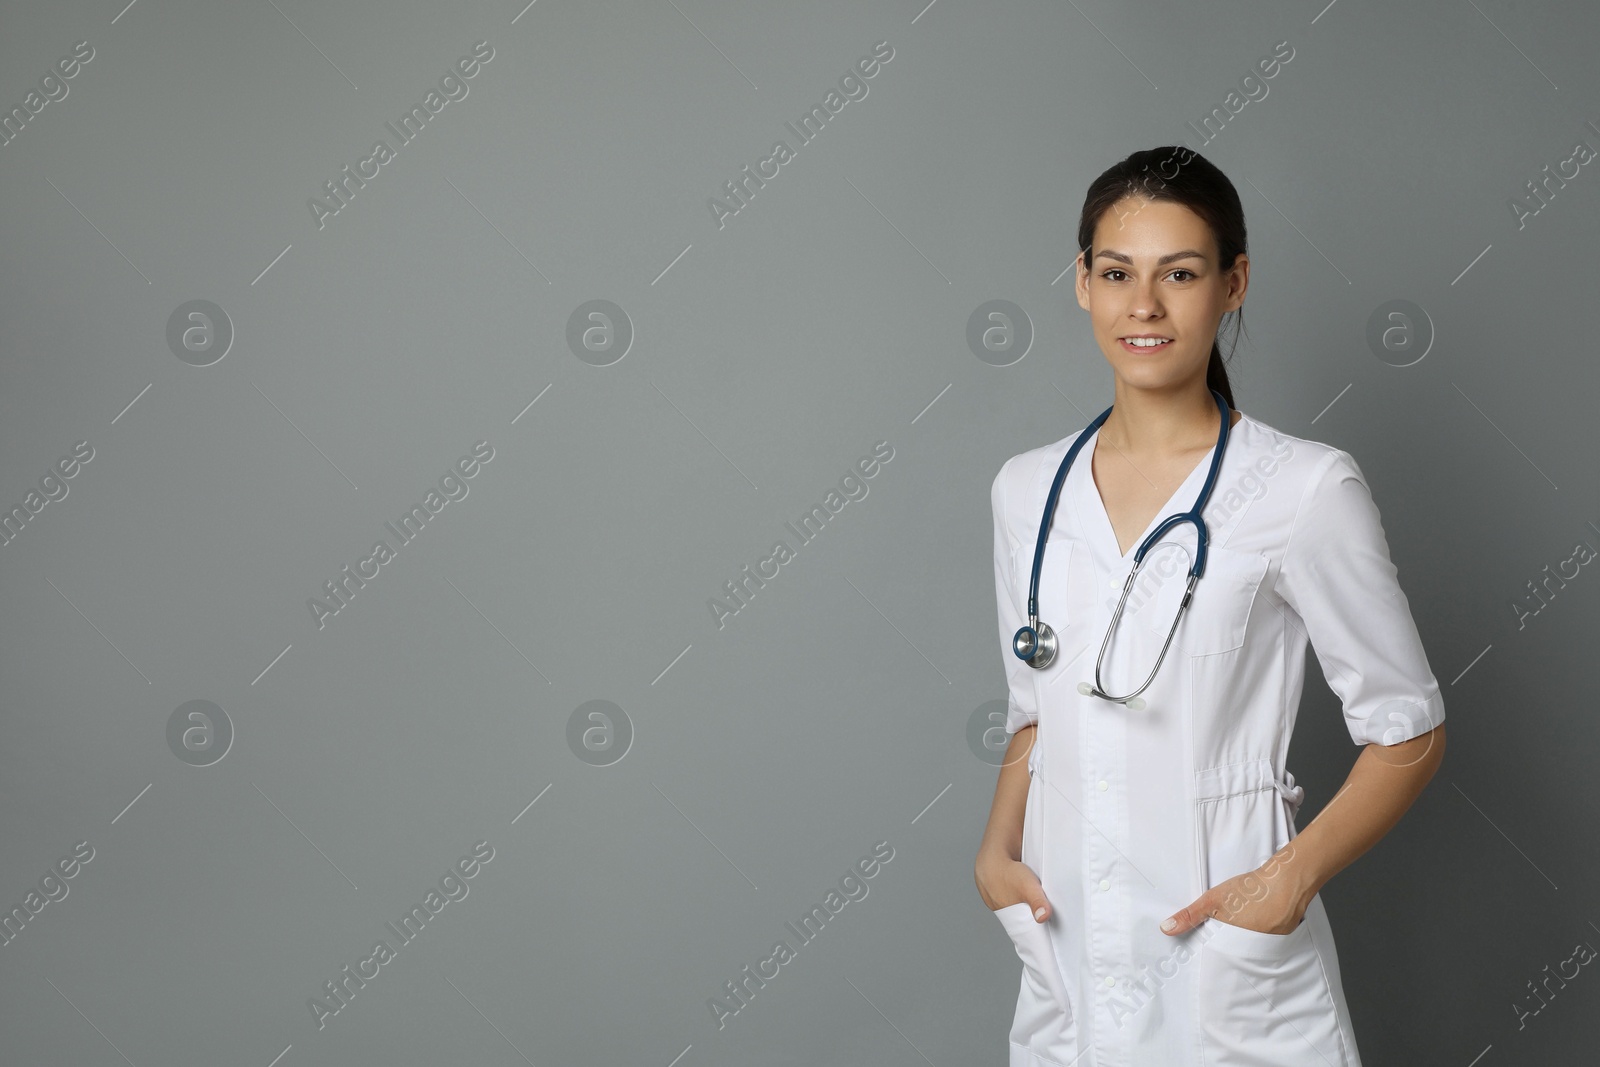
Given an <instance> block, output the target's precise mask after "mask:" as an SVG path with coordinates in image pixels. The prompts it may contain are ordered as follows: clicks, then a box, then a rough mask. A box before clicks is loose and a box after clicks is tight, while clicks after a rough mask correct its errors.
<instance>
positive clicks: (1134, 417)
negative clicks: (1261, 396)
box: [1100, 382, 1232, 456]
mask: <svg viewBox="0 0 1600 1067" xmlns="http://www.w3.org/2000/svg"><path fill="white" fill-rule="evenodd" d="M1231 414H1232V413H1231V412H1230V415H1231ZM1217 430H1218V424H1217V401H1216V398H1214V397H1213V396H1212V395H1211V391H1210V390H1209V389H1205V388H1204V387H1203V386H1202V388H1201V390H1200V391H1199V392H1196V391H1195V390H1193V389H1185V390H1182V391H1178V392H1162V393H1158V392H1155V391H1153V390H1149V389H1133V388H1129V387H1126V386H1124V385H1123V384H1122V383H1121V382H1118V383H1117V395H1116V399H1115V401H1114V402H1113V404H1112V408H1111V414H1110V415H1109V416H1107V417H1106V421H1105V423H1104V424H1102V425H1101V427H1100V437H1101V440H1103V441H1105V442H1106V443H1107V444H1108V445H1111V446H1113V447H1115V448H1117V449H1118V450H1120V451H1122V452H1124V453H1126V454H1128V455H1132V456H1170V455H1175V454H1181V453H1185V452H1193V451H1204V450H1205V449H1207V448H1210V447H1212V446H1213V445H1214V444H1216V440H1217Z"/></svg>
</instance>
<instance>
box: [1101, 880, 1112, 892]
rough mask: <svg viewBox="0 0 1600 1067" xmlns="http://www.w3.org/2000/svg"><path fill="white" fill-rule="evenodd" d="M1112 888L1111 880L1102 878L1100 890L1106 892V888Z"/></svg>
mask: <svg viewBox="0 0 1600 1067" xmlns="http://www.w3.org/2000/svg"><path fill="white" fill-rule="evenodd" d="M1110 888H1111V882H1110V881H1109V880H1107V879H1104V878H1102V879H1101V880H1100V892H1102V893H1104V892H1105V891H1106V890H1108V889H1110Z"/></svg>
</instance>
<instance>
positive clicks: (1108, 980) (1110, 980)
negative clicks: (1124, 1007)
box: [1106, 974, 1117, 985]
mask: <svg viewBox="0 0 1600 1067" xmlns="http://www.w3.org/2000/svg"><path fill="white" fill-rule="evenodd" d="M1116 984H1117V980H1116V979H1115V978H1113V977H1111V976H1110V975H1109V974H1108V975H1106V985H1116Z"/></svg>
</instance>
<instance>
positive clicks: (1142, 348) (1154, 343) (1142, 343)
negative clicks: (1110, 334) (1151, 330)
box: [1117, 337, 1172, 356]
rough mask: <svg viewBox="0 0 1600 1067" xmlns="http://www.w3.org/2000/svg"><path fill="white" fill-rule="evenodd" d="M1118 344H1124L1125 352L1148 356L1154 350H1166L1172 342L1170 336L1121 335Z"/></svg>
mask: <svg viewBox="0 0 1600 1067" xmlns="http://www.w3.org/2000/svg"><path fill="white" fill-rule="evenodd" d="M1117 344H1119V345H1121V346H1122V350H1123V351H1124V352H1132V353H1133V354H1135V355H1140V356H1147V355H1149V354H1150V353H1152V352H1164V351H1166V349H1167V348H1168V347H1169V346H1170V345H1171V344H1172V338H1170V337H1119V338H1117Z"/></svg>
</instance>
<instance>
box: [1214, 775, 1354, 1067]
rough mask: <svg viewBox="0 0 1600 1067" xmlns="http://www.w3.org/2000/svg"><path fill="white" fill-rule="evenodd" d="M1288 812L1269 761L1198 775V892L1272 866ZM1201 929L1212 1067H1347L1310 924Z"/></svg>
mask: <svg viewBox="0 0 1600 1067" xmlns="http://www.w3.org/2000/svg"><path fill="white" fill-rule="evenodd" d="M1284 804H1285V801H1284V799H1283V797H1282V795H1280V793H1279V792H1278V789H1277V788H1276V786H1275V785H1274V778H1273V771H1272V763H1271V761H1270V760H1267V759H1265V758H1262V759H1254V760H1244V761H1242V762H1239V763H1230V764H1224V765H1220V766H1216V767H1208V768H1205V769H1204V770H1201V771H1197V772H1195V862H1196V864H1197V865H1198V869H1199V878H1200V885H1201V887H1202V888H1203V889H1211V888H1213V887H1215V886H1216V885H1218V884H1219V883H1222V882H1225V881H1227V880H1228V879H1229V878H1233V877H1235V876H1236V875H1241V874H1246V873H1248V872H1250V871H1253V870H1255V869H1257V868H1258V867H1260V866H1261V865H1262V864H1263V863H1265V862H1266V861H1267V860H1268V859H1269V858H1270V857H1271V856H1272V854H1273V853H1274V852H1275V851H1276V850H1277V848H1278V847H1279V845H1280V844H1281V843H1282V842H1281V841H1280V838H1282V837H1283V827H1284V825H1285V819H1286V816H1285V808H1284ZM1309 915H1310V911H1309V909H1308V911H1307V916H1309ZM1202 927H1203V928H1204V940H1203V941H1202V942H1201V944H1200V953H1199V960H1200V963H1199V970H1198V972H1197V974H1196V979H1197V984H1198V986H1199V1009H1200V1012H1199V1019H1198V1023H1199V1027H1200V1043H1201V1047H1202V1049H1203V1050H1204V1052H1205V1062H1206V1063H1207V1064H1208V1065H1210V1067H1282V1065H1284V1064H1291V1063H1293V1064H1301V1063H1304V1064H1313V1063H1314V1064H1318V1065H1319V1067H1321V1065H1324V1064H1326V1065H1327V1067H1350V1062H1351V1061H1350V1059H1349V1053H1348V1052H1347V1051H1346V1047H1345V1043H1344V1040H1343V1036H1342V1034H1341V1032H1340V1029H1339V1026H1340V1023H1339V1011H1338V1008H1337V1006H1336V1002H1335V1000H1334V994H1333V988H1332V985H1331V984H1330V981H1329V978H1328V976H1327V974H1326V972H1325V971H1324V969H1323V965H1322V959H1321V956H1320V955H1319V954H1318V950H1317V944H1316V940H1315V939H1314V937H1313V936H1312V930H1311V924H1310V923H1309V921H1308V919H1306V918H1302V919H1301V921H1300V925H1299V926H1297V927H1295V928H1294V929H1293V930H1291V931H1290V932H1288V933H1286V934H1270V933H1265V932H1263V931H1260V930H1251V929H1248V928H1246V927H1243V926H1234V925H1233V924H1231V923H1227V922H1224V921H1223V920H1221V919H1217V918H1211V919H1207V920H1206V921H1205V922H1204V923H1203V924H1202Z"/></svg>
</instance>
